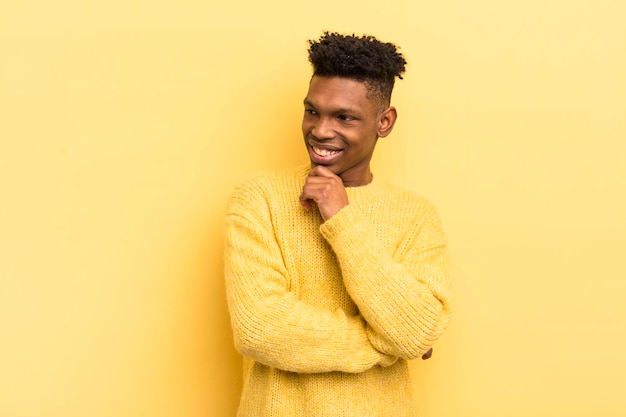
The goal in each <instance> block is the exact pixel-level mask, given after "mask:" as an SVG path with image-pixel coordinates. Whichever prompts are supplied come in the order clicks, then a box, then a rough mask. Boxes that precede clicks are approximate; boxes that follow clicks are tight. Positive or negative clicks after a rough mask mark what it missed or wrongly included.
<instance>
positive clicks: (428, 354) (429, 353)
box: [422, 348, 433, 360]
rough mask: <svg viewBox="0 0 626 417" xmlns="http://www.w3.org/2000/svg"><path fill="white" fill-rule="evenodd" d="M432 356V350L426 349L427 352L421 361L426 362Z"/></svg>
mask: <svg viewBox="0 0 626 417" xmlns="http://www.w3.org/2000/svg"><path fill="white" fill-rule="evenodd" d="M431 356H433V348H430V349H428V352H426V353H424V354H423V355H422V359H424V360H426V359H429V358H430V357H431Z"/></svg>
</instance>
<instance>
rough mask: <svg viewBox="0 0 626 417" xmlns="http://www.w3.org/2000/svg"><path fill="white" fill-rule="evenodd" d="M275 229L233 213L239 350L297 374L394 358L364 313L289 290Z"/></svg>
mask: <svg viewBox="0 0 626 417" xmlns="http://www.w3.org/2000/svg"><path fill="white" fill-rule="evenodd" d="M270 230H271V229H270V226H268V223H267V222H266V221H265V220H264V219H250V218H248V217H245V216H242V215H239V214H230V215H229V216H228V220H227V229H226V247H225V274H226V292H227V299H228V305H229V310H230V315H231V322H232V328H233V335H234V339H235V344H236V346H237V348H238V349H239V350H240V352H241V353H242V354H244V355H246V356H249V357H251V358H252V359H254V360H257V361H259V362H261V363H264V364H266V365H269V366H272V367H276V368H279V369H282V370H286V371H293V372H329V371H343V372H362V371H364V370H367V369H369V368H371V367H373V366H377V365H382V366H386V365H390V364H392V363H393V362H395V360H397V358H396V357H393V356H392V355H388V354H385V353H381V352H379V351H378V350H377V349H376V348H375V347H374V346H373V345H372V342H371V341H370V339H369V338H368V334H367V329H366V323H365V320H364V319H363V318H362V317H360V316H347V315H346V314H345V313H344V311H342V310H336V311H330V310H326V309H323V308H319V307H314V306H312V305H309V304H306V303H304V302H302V301H300V300H298V297H297V295H296V294H295V293H293V292H290V290H289V288H290V285H289V282H288V278H287V277H288V275H289V274H288V272H287V270H286V267H285V265H284V262H283V259H282V256H281V252H280V249H279V248H278V246H277V243H276V242H275V240H273V234H272V233H271V232H270Z"/></svg>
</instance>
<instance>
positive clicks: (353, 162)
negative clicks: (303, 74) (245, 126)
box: [300, 76, 433, 359]
mask: <svg viewBox="0 0 626 417" xmlns="http://www.w3.org/2000/svg"><path fill="white" fill-rule="evenodd" d="M397 117H398V116H397V112H396V109H395V108H394V107H389V106H387V105H386V103H382V102H381V101H380V100H376V99H375V98H371V97H370V95H368V90H367V86H366V85H365V84H364V83H363V82H359V81H355V80H352V79H348V78H341V77H320V76H314V77H313V78H312V79H311V82H310V84H309V91H308V94H307V96H306V98H305V99H304V117H303V119H302V134H303V136H304V143H305V145H306V148H307V150H308V152H309V157H310V159H311V171H310V172H309V175H308V176H307V178H306V181H305V183H304V186H303V187H302V194H300V203H301V204H302V206H304V208H306V209H307V210H311V209H312V208H313V204H314V203H315V204H316V205H317V207H318V209H319V211H320V214H321V215H322V219H324V221H326V220H328V219H330V218H331V217H332V216H334V215H335V214H337V212H338V211H339V210H341V209H342V208H343V207H345V206H347V205H348V204H349V203H350V202H349V201H348V195H347V193H346V189H345V187H358V186H361V185H366V184H369V183H370V182H371V181H372V172H371V170H370V161H371V159H372V155H373V153H374V148H375V147H376V143H377V142H378V138H382V137H386V136H387V135H389V134H390V133H391V131H392V130H393V126H394V124H395V122H396V118H397ZM319 152H321V153H322V154H320V153H319ZM323 154H328V155H323ZM432 353H433V350H432V349H429V350H428V352H426V353H425V354H424V355H422V359H428V358H430V357H431V355H432Z"/></svg>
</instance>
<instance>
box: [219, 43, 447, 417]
mask: <svg viewBox="0 0 626 417" xmlns="http://www.w3.org/2000/svg"><path fill="white" fill-rule="evenodd" d="M309 44H310V48H309V60H310V61H311V63H312V64H313V70H314V72H313V77H312V78H311V80H310V84H309V90H308V94H307V96H306V97H305V99H304V118H303V121H302V133H303V136H304V144H305V146H306V149H307V151H308V153H309V157H310V160H311V163H310V166H309V165H307V166H304V167H299V168H297V169H292V170H287V171H283V172H275V173H264V174H258V175H255V176H253V177H251V178H250V179H249V180H247V181H246V182H245V183H243V184H242V185H240V186H239V187H238V188H237V190H236V191H235V193H234V194H233V196H232V198H231V201H230V204H229V208H228V215H227V227H226V247H225V250H226V252H225V274H226V290H227V298H228V305H229V310H230V315H231V322H232V328H233V334H234V339H235V345H236V347H237V349H238V350H239V351H240V352H241V353H242V354H243V356H244V379H243V385H244V386H243V392H242V396H241V402H240V406H239V411H238V416H239V417H273V416H280V417H299V416H306V417H317V416H320V417H321V416H324V417H326V416H329V417H330V416H332V417H339V416H341V417H352V416H354V417H367V416H377V417H383V416H390V417H391V416H393V417H409V416H416V415H417V412H416V409H415V403H414V400H413V392H412V387H411V380H410V377H409V373H408V365H407V360H410V359H414V358H419V357H422V356H424V358H426V357H428V355H429V354H430V352H432V351H431V346H432V345H433V343H434V342H435V340H437V338H438V337H439V336H440V335H441V333H442V332H443V331H444V329H445V328H446V327H447V325H448V322H449V318H450V310H449V305H448V290H447V287H448V272H447V266H446V259H445V256H444V253H443V250H444V246H445V239H444V235H443V232H442V230H441V226H440V222H439V218H438V216H437V213H436V211H435V209H434V208H433V206H432V205H431V204H430V203H428V202H427V201H426V200H424V199H423V198H420V197H418V196H415V195H413V194H411V193H409V192H406V191H403V190H401V189H398V188H396V187H393V186H391V185H389V184H386V183H384V182H382V181H380V180H378V179H377V178H375V177H374V176H373V174H372V172H371V169H370V160H371V158H372V154H373V152H374V148H375V145H376V142H377V141H378V138H382V137H385V136H387V135H389V134H390V133H391V131H392V129H393V126H394V123H395V121H396V117H397V112H396V109H395V108H394V107H392V106H390V98H391V91H392V89H393V84H394V80H395V77H396V76H397V77H400V78H401V74H402V73H403V72H404V69H405V64H406V61H405V60H404V58H403V56H402V55H401V54H400V53H399V52H398V51H397V49H396V47H395V46H394V45H393V44H390V43H383V42H380V41H378V40H377V39H375V38H373V37H370V36H363V37H357V36H354V35H351V36H343V35H340V34H337V33H325V34H323V35H322V37H321V38H320V39H319V40H318V41H309Z"/></svg>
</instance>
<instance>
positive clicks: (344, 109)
mask: <svg viewBox="0 0 626 417" xmlns="http://www.w3.org/2000/svg"><path fill="white" fill-rule="evenodd" d="M304 105H305V106H309V107H312V108H316V106H315V104H313V102H311V101H310V100H309V99H306V98H305V99H304ZM331 113H332V114H344V113H350V114H354V115H360V114H361V113H360V112H358V111H357V110H355V109H351V108H349V107H340V108H338V109H335V110H333V111H332V112H331Z"/></svg>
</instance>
